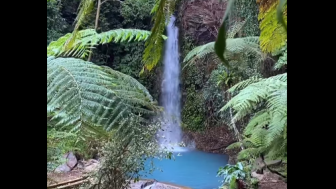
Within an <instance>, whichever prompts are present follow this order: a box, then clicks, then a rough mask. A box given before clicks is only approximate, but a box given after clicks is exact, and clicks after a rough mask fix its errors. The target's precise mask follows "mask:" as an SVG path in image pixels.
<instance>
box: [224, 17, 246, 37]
mask: <svg viewBox="0 0 336 189" xmlns="http://www.w3.org/2000/svg"><path fill="white" fill-rule="evenodd" d="M245 24H246V21H243V22H236V23H235V24H233V26H232V27H231V28H230V29H229V31H228V34H227V35H228V38H229V39H233V38H235V36H236V34H237V33H238V32H239V31H240V30H241V29H242V28H243V27H244V25H245Z"/></svg>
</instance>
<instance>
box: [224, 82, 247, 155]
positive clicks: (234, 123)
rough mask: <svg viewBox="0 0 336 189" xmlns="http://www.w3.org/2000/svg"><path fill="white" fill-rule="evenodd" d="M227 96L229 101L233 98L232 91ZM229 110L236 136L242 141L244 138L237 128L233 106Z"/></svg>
mask: <svg viewBox="0 0 336 189" xmlns="http://www.w3.org/2000/svg"><path fill="white" fill-rule="evenodd" d="M229 88H231V86H229ZM227 98H228V102H229V101H230V100H231V98H232V96H231V94H230V92H228V96H227ZM229 111H230V120H231V125H232V127H233V130H234V132H235V134H236V137H237V139H238V141H239V142H242V141H243V139H242V137H241V135H240V132H239V130H238V128H237V125H236V122H235V121H234V119H233V112H232V108H230V109H229ZM241 149H242V150H244V147H243V146H241Z"/></svg>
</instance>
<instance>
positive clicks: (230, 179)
mask: <svg viewBox="0 0 336 189" xmlns="http://www.w3.org/2000/svg"><path fill="white" fill-rule="evenodd" d="M218 177H223V178H224V180H223V182H222V183H223V185H222V188H223V189H225V188H226V187H228V188H229V189H236V188H238V183H239V180H243V179H245V178H246V172H245V170H244V166H243V164H242V163H237V165H226V166H225V167H223V168H220V169H219V171H218Z"/></svg>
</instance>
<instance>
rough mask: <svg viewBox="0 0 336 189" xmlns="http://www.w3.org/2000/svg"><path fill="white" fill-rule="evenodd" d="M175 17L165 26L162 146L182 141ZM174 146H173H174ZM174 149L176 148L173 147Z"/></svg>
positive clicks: (177, 30) (177, 31)
mask: <svg viewBox="0 0 336 189" xmlns="http://www.w3.org/2000/svg"><path fill="white" fill-rule="evenodd" d="M175 20H176V18H175V17H174V16H172V17H171V19H170V22H169V24H168V26H167V35H168V39H167V41H166V46H165V55H164V77H163V82H162V105H163V107H164V110H165V111H164V113H163V120H164V123H163V128H162V131H161V132H160V135H162V136H164V138H163V139H161V140H160V143H161V145H162V146H165V147H168V146H171V145H174V146H175V145H177V144H178V143H180V142H182V130H181V124H180V123H181V90H180V74H181V73H180V72H181V65H180V58H179V57H180V56H179V43H178V33H179V29H178V28H177V27H176V26H175ZM174 148H175V147H174ZM175 149H176V148H175Z"/></svg>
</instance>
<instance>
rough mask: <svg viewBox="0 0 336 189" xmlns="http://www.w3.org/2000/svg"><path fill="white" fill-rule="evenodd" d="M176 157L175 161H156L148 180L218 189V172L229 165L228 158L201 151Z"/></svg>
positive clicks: (189, 152)
mask: <svg viewBox="0 0 336 189" xmlns="http://www.w3.org/2000/svg"><path fill="white" fill-rule="evenodd" d="M179 154H180V155H181V156H178V153H176V154H174V155H175V160H167V159H164V160H154V164H155V167H157V168H160V169H161V170H162V171H163V172H161V171H155V172H154V173H153V174H152V175H150V176H148V177H147V178H146V179H156V180H157V181H159V182H168V183H172V184H176V185H180V186H186V187H190V188H193V189H218V187H219V186H220V180H221V178H219V177H217V171H218V169H219V168H220V167H224V166H225V165H227V163H228V156H226V155H220V154H211V153H205V152H201V151H196V150H193V151H186V152H180V153H179Z"/></svg>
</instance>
